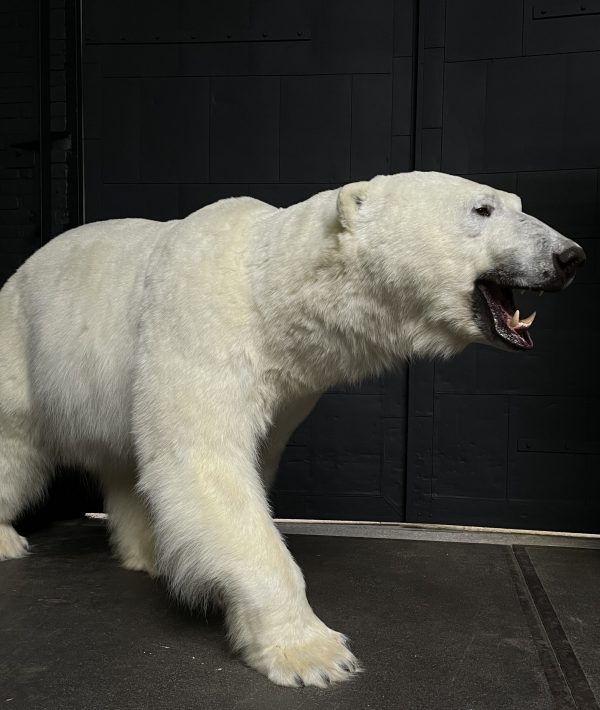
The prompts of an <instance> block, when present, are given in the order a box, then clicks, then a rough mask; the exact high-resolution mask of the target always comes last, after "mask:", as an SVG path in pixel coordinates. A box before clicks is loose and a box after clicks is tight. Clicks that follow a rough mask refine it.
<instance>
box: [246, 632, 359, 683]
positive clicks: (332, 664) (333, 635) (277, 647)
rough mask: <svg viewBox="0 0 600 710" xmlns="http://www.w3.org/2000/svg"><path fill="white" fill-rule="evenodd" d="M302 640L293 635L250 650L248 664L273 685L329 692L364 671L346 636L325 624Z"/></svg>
mask: <svg viewBox="0 0 600 710" xmlns="http://www.w3.org/2000/svg"><path fill="white" fill-rule="evenodd" d="M302 636H303V637H304V638H303V639H302V640H300V639H297V637H296V634H290V636H289V637H288V638H287V639H286V638H285V637H284V638H282V639H281V641H280V642H278V643H275V644H272V645H270V646H267V647H265V648H262V649H259V648H254V649H248V650H247V651H246V652H245V654H244V660H245V661H246V663H247V664H248V665H249V666H251V667H252V668H255V669H256V670H257V671H259V672H260V673H263V674H264V675H266V676H267V677H268V679H269V680H270V681H272V682H273V683H276V684H277V685H285V686H291V687H296V688H298V687H303V686H305V685H314V686H317V687H319V688H326V687H327V686H328V685H330V684H331V683H334V682H336V681H341V680H349V679H350V678H351V677H352V676H353V675H355V674H356V673H358V672H360V671H361V670H362V669H361V668H360V665H359V662H358V660H357V659H356V657H355V656H354V654H353V653H352V652H351V651H350V649H349V648H348V639H347V638H346V637H345V636H344V635H343V634H340V633H337V632H336V631H332V630H331V629H329V628H327V626H325V625H324V624H321V625H319V626H317V627H316V628H312V629H306V628H305V629H303V633H302Z"/></svg>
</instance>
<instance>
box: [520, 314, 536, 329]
mask: <svg viewBox="0 0 600 710" xmlns="http://www.w3.org/2000/svg"><path fill="white" fill-rule="evenodd" d="M534 320H535V311H534V312H533V313H532V314H531V315H530V316H527V318H523V320H522V321H521V322H520V323H519V325H523V326H525V328H529V326H530V325H531V324H532V323H533V321H534Z"/></svg>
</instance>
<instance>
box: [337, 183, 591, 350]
mask: <svg viewBox="0 0 600 710" xmlns="http://www.w3.org/2000/svg"><path fill="white" fill-rule="evenodd" d="M337 211H338V215H339V221H340V223H341V225H342V233H341V235H340V239H341V241H342V242H343V241H344V239H347V240H348V241H349V242H350V243H352V249H353V250H354V254H355V255H356V259H357V260H358V261H359V263H360V266H361V269H362V270H363V273H364V274H365V276H366V279H368V280H369V282H370V283H374V284H377V285H378V287H379V288H380V289H381V290H382V292H383V291H385V293H386V294H387V296H386V297H387V298H388V299H389V295H390V294H393V296H392V297H393V298H395V299H396V300H397V303H398V308H399V314H400V312H402V318H403V319H405V320H406V321H407V322H408V323H409V324H410V323H411V322H412V326H410V325H409V327H408V329H406V330H405V337H408V338H409V339H410V338H411V337H412V338H413V340H418V339H420V341H421V343H420V344H421V346H422V347H420V348H419V347H414V348H413V351H419V350H420V351H423V350H425V351H427V350H429V351H430V352H437V353H438V354H450V353H451V352H456V351H458V350H461V349H462V348H463V347H464V346H465V345H467V344H468V343H471V342H487V343H490V344H493V345H496V346H499V347H503V348H509V349H516V350H528V349H530V348H532V347H533V341H532V339H531V336H530V333H529V327H530V326H531V323H532V322H533V318H534V316H535V314H532V315H530V316H529V317H526V318H525V317H521V314H520V312H519V310H518V308H517V306H516V305H515V300H514V295H513V290H515V289H516V290H521V289H525V290H534V291H558V290H560V289H563V288H565V287H566V286H568V285H569V284H570V283H571V281H572V280H573V278H574V276H575V272H576V270H577V268H578V267H580V266H581V265H582V264H583V263H584V261H585V253H584V251H583V249H582V248H581V247H580V246H579V245H578V244H576V243H575V242H573V241H571V240H570V239H567V238H566V237H564V236H562V235H561V234H559V233H558V232H556V231H555V230H554V229H552V228H551V227H549V226H547V225H546V224H544V223H543V222H540V221H539V220H537V219H535V217H531V216H529V215H527V214H524V213H523V211H522V208H521V200H520V199H519V197H517V195H514V194H511V193H508V192H503V191H501V190H496V189H494V188H491V187H488V186H486V185H481V184H478V183H476V182H472V181H470V180H465V179H462V178H459V177H455V176H451V175H445V174H441V173H434V172H430V173H420V172H414V173H403V174H399V175H388V176H378V177H376V178H373V180H371V181H369V182H361V183H353V184H349V185H346V186H344V187H343V188H341V189H340V191H339V193H338V198H337ZM411 328H412V330H411ZM442 341H444V342H442ZM418 344H419V343H416V342H415V346H416V345H418Z"/></svg>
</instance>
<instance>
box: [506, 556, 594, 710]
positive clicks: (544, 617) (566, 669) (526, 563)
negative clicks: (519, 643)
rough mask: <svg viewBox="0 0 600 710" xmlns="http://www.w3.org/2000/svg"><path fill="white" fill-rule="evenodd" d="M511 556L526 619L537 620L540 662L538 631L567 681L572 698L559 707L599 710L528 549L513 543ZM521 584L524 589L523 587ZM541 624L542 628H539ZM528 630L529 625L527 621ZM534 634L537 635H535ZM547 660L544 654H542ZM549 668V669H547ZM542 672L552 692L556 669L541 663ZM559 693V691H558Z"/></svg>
mask: <svg viewBox="0 0 600 710" xmlns="http://www.w3.org/2000/svg"><path fill="white" fill-rule="evenodd" d="M511 552H512V558H513V559H514V561H515V562H516V565H517V566H518V571H517V570H516V569H514V567H515V565H514V564H513V565H511V572H512V573H513V581H514V582H515V586H516V587H517V594H519V592H520V591H521V592H523V591H525V592H526V595H527V598H528V599H527V598H524V599H523V600H522V599H521V595H519V601H521V605H522V606H523V610H524V612H525V615H526V616H527V617H528V622H529V621H530V616H531V615H530V613H529V612H533V613H534V614H535V618H536V619H537V623H536V625H537V626H538V632H537V633H536V632H535V631H532V635H533V636H534V642H535V643H536V646H537V647H538V654H540V659H541V660H542V665H543V666H544V659H543V658H542V654H541V653H540V649H541V647H540V645H539V644H540V641H541V639H540V634H539V631H542V632H543V638H544V639H545V641H543V642H542V643H543V644H545V643H547V644H549V647H550V650H551V652H552V657H553V658H554V662H555V663H556V664H557V667H558V670H559V672H560V677H561V678H562V682H563V683H565V684H566V686H567V689H568V691H569V697H570V699H571V704H569V705H561V706H559V707H560V708H561V710H562V707H564V708H565V709H566V708H572V707H574V708H576V710H600V706H599V705H598V701H597V700H596V696H595V695H594V692H593V691H592V688H591V687H590V684H589V682H588V679H587V676H586V674H585V672H584V670H583V668H582V667H581V664H580V663H579V659H578V658H577V654H576V653H575V651H574V649H573V647H572V646H571V643H570V641H569V639H568V637H567V634H566V633H565V630H564V629H563V626H562V624H561V622H560V619H559V617H558V614H557V613H556V610H555V609H554V606H553V605H552V602H551V601H550V597H549V596H548V593H547V592H546V589H545V587H544V585H543V583H542V581H541V579H540V578H539V576H538V573H537V571H536V569H535V567H534V564H533V562H532V560H531V558H530V556H529V553H528V552H527V548H526V547H525V546H523V545H512V546H511ZM519 587H521V589H519ZM522 587H524V589H522ZM524 602H525V603H526V605H527V606H528V607H529V612H528V611H527V610H526V609H525V607H524ZM540 627H541V628H540ZM530 629H531V624H530ZM536 635H537V637H538V638H536ZM545 658H546V660H548V657H547V655H546V656H545ZM548 670H550V669H548ZM544 672H545V673H546V678H547V679H548V681H549V685H550V690H551V692H552V693H553V695H554V690H553V686H552V685H551V682H552V683H553V684H554V689H555V690H558V688H557V684H556V680H557V677H556V675H555V671H554V670H552V671H551V673H550V677H549V674H548V672H547V668H546V666H544ZM561 695H562V694H561Z"/></svg>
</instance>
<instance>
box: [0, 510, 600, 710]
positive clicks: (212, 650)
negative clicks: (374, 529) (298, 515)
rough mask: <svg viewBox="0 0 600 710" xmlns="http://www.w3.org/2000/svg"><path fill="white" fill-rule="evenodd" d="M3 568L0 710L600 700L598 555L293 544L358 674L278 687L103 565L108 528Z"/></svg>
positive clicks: (197, 622)
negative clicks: (358, 664)
mask: <svg viewBox="0 0 600 710" xmlns="http://www.w3.org/2000/svg"><path fill="white" fill-rule="evenodd" d="M30 542H31V543H32V546H33V554H32V555H31V556H30V557H28V558H26V559H23V560H15V561H10V562H6V563H2V564H1V565H0V706H1V707H4V706H6V707H7V708H9V707H10V708H13V709H14V708H19V709H21V708H23V709H26V710H54V709H55V708H56V709H57V710H58V709H60V710H96V709H98V710H100V709H101V710H106V709H108V708H111V709H116V710H125V709H130V708H131V709H133V708H135V709H136V710H137V709H144V710H145V709H152V710H161V709H162V708H165V709H166V708H169V710H187V709H188V708H190V709H191V708H194V710H197V709H206V710H213V709H214V710H220V709H221V708H223V709H227V710H230V709H233V708H236V709H237V708H239V709H242V708H244V709H247V710H250V709H252V710H271V709H273V710H274V709H277V710H280V709H287V708H289V709H298V710H300V709H302V710H312V709H313V708H314V709H317V708H323V709H325V708H327V710H336V709H340V710H341V709H344V710H346V709H348V710H350V709H352V710H362V709H363V708H364V709H366V708H373V709H376V710H385V709H387V708H394V709H395V710H421V709H423V710H480V709H481V710H538V709H539V710H550V709H556V710H563V709H574V710H598V707H599V706H598V701H597V699H598V698H600V599H599V595H598V590H600V550H594V549H568V548H556V547H529V546H518V545H516V546H509V545H484V544H466V543H456V542H426V541H414V540H373V539H359V538H348V537H345V538H344V537H312V536H305V535H297V536H290V537H289V538H288V542H289V546H290V548H291V550H292V552H293V553H294V555H295V556H296V558H297V560H298V561H299V563H300V565H301V566H302V568H303V570H304V573H305V576H306V579H307V584H308V589H309V598H310V601H311V603H312V605H313V607H314V608H315V610H316V611H317V613H318V614H319V615H320V616H321V618H322V619H323V620H324V621H326V622H327V623H328V624H329V625H330V626H332V627H334V628H336V629H338V630H341V631H344V632H345V633H346V634H348V635H349V636H350V637H351V639H352V641H353V649H354V650H355V652H356V654H357V655H358V656H359V657H360V659H361V660H362V662H363V664H364V666H365V668H366V670H365V672H364V673H363V674H361V675H360V676H358V677H357V678H356V679H355V680H354V681H352V682H350V683H345V684H341V685H337V686H333V687H331V688H329V689H327V690H319V689H312V688H304V689H297V690H292V689H283V688H278V687H276V686H274V685H271V684H270V683H269V682H268V681H267V680H266V679H264V678H263V677H261V676H260V675H258V674H257V673H255V672H253V671H251V670H249V669H248V668H246V667H244V665H243V664H242V663H241V662H240V661H238V660H236V659H235V658H232V657H231V656H230V655H229V653H228V650H227V646H226V643H225V638H224V633H223V629H222V625H221V619H220V618H219V617H218V616H212V617H209V618H208V619H206V618H205V617H203V616H193V615H191V614H189V613H188V612H186V611H184V610H182V609H180V608H178V607H176V606H175V605H174V604H173V603H172V602H170V601H169V599H168V597H167V595H166V593H165V591H164V589H163V588H162V587H161V585H160V584H158V583H156V582H153V581H152V580H150V579H149V578H148V577H146V576H145V575H143V574H140V573H133V572H127V571H125V570H122V569H120V568H119V566H118V565H117V563H116V562H115V561H114V560H113V559H111V557H110V555H109V552H108V548H107V543H106V537H105V529H104V524H103V523H102V522H85V523H77V524H66V525H65V524H63V525H60V526H55V527H54V528H52V529H50V530H47V531H44V532H42V533H38V534H37V535H34V536H32V537H31V538H30Z"/></svg>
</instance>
